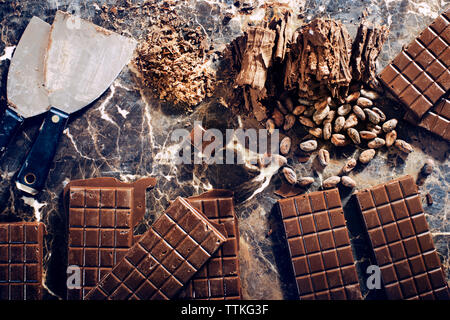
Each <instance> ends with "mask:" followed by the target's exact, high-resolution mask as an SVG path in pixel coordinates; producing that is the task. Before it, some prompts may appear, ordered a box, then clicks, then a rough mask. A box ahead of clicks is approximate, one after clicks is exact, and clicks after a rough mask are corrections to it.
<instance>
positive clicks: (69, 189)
mask: <svg viewBox="0 0 450 320" xmlns="http://www.w3.org/2000/svg"><path fill="white" fill-rule="evenodd" d="M155 183H156V180H155V179H154V178H143V179H140V180H138V181H136V182H133V183H125V182H120V181H118V180H117V179H114V178H94V179H87V180H74V181H71V182H70V183H69V184H68V185H67V186H66V188H65V198H66V201H67V202H68V204H67V205H68V210H66V211H67V212H68V216H69V218H68V221H69V243H68V266H77V267H79V268H80V269H81V289H68V290H67V298H68V299H71V300H73V299H75V300H79V299H83V297H85V296H86V294H87V293H88V292H89V291H90V290H91V289H92V288H94V287H95V286H96V285H97V283H98V282H99V281H100V279H101V278H102V277H103V276H104V275H106V274H107V273H108V272H110V271H111V270H112V267H113V266H114V265H115V264H116V263H117V262H118V261H120V259H122V257H123V256H124V255H125V254H126V253H127V251H128V249H129V248H131V246H132V245H133V243H134V237H133V228H134V227H135V226H136V225H137V224H138V223H139V221H141V220H142V218H143V217H144V213H145V190H146V189H147V188H149V187H153V186H154V185H155Z"/></svg>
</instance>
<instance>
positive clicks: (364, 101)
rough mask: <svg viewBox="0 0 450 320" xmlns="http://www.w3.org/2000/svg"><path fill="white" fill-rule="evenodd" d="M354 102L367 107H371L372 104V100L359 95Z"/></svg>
mask: <svg viewBox="0 0 450 320" xmlns="http://www.w3.org/2000/svg"><path fill="white" fill-rule="evenodd" d="M356 104H357V105H358V106H360V107H362V108H367V107H371V106H372V105H373V102H372V100H370V99H367V98H364V97H359V98H358V99H357V100H356Z"/></svg>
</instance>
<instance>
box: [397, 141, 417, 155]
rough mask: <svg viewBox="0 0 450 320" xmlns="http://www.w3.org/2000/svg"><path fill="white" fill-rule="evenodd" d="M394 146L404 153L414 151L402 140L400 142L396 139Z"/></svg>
mask: <svg viewBox="0 0 450 320" xmlns="http://www.w3.org/2000/svg"><path fill="white" fill-rule="evenodd" d="M395 146H396V147H397V148H399V149H400V150H401V151H403V152H405V153H411V152H413V150H414V149H413V147H412V145H410V144H409V143H408V142H406V141H404V140H400V139H397V140H396V141H395Z"/></svg>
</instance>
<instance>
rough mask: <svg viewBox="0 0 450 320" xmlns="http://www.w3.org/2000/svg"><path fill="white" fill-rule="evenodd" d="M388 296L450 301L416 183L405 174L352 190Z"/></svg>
mask: <svg viewBox="0 0 450 320" xmlns="http://www.w3.org/2000/svg"><path fill="white" fill-rule="evenodd" d="M356 198H357V201H358V204H359V208H360V210H361V212H362V215H363V218H364V223H365V225H366V228H367V232H368V234H369V238H370V241H371V243H372V248H373V250H374V253H375V258H376V262H377V265H378V266H379V267H380V269H381V277H382V280H383V284H384V289H385V291H386V295H387V297H388V299H445V300H448V299H449V297H450V296H449V291H448V287H447V282H446V281H445V278H444V273H443V270H442V267H441V263H440V260H439V257H438V254H437V251H436V249H435V248H434V245H433V239H432V236H431V233H430V231H429V228H428V223H427V220H426V218H425V214H424V212H423V208H422V202H421V200H420V197H419V194H418V191H417V185H416V184H415V183H414V179H413V178H412V177H411V176H405V177H402V178H399V179H396V180H392V181H389V182H387V183H384V184H380V185H377V186H375V187H372V188H370V189H365V190H362V191H360V192H358V193H357V194H356Z"/></svg>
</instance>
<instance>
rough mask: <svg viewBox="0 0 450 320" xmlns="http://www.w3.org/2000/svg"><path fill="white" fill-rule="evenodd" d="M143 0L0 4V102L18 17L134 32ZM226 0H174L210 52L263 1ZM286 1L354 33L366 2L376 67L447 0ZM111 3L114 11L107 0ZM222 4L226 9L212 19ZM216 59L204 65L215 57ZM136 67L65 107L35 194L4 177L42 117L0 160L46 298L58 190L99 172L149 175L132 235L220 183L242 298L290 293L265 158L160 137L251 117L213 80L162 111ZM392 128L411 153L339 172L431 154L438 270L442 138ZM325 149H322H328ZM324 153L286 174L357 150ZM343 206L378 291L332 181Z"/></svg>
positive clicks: (413, 163) (58, 222)
mask: <svg viewBox="0 0 450 320" xmlns="http://www.w3.org/2000/svg"><path fill="white" fill-rule="evenodd" d="M143 2H144V1H134V0H133V1H131V0H130V1H120V0H117V1H115V0H107V1H101V0H96V1H81V0H77V1H71V0H48V1H44V0H41V1H28V0H26V1H11V0H6V1H2V2H1V3H0V28H1V34H2V37H1V38H0V77H1V81H0V91H1V92H0V104H1V105H2V108H3V106H4V105H5V102H6V77H7V72H8V66H9V58H10V56H11V53H12V51H13V49H14V46H15V45H16V44H17V42H18V40H19V39H20V35H21V34H22V32H23V30H24V28H25V26H26V24H27V23H28V21H29V19H30V18H31V17H32V16H33V15H36V16H38V17H40V18H42V19H44V20H45V21H47V22H49V23H51V22H52V21H53V16H54V13H55V11H56V10H57V9H60V10H64V11H68V12H72V13H75V14H78V15H80V16H81V17H82V18H85V19H89V20H91V21H93V22H94V23H96V24H98V25H101V26H103V27H105V28H108V29H110V30H113V31H117V32H119V33H122V34H124V35H128V36H133V37H134V38H136V39H139V38H140V37H141V36H143V35H145V25H146V24H147V23H148V19H149V17H148V16H146V15H145V14H144V13H143V12H144V11H143V10H142V8H143V7H144V5H143ZM235 2H236V1H231V0H209V1H206V0H205V1H192V0H188V1H178V2H177V5H176V10H177V12H178V13H179V14H180V15H181V16H183V17H185V18H186V19H188V21H189V25H190V26H192V27H197V26H200V27H202V28H203V30H204V32H206V34H207V35H208V40H209V41H210V43H211V44H213V45H214V47H215V50H216V51H217V52H220V51H222V50H223V49H224V47H225V45H226V44H227V43H229V42H230V41H231V40H232V39H234V38H235V37H237V36H239V35H240V34H242V30H244V29H245V27H246V26H247V25H248V24H257V23H258V21H261V19H262V18H263V17H264V15H265V14H266V13H267V11H268V10H269V11H270V10H272V9H268V8H267V6H264V1H257V0H245V1H240V3H241V5H240V7H236V6H235V5H234V3H235ZM280 2H281V3H282V5H285V6H286V5H289V6H291V7H292V8H293V10H294V12H295V14H296V15H299V17H300V18H301V19H300V20H299V24H300V21H302V20H303V21H305V22H307V21H309V20H311V19H313V18H314V17H317V16H330V17H332V18H336V19H341V20H342V21H343V22H344V23H345V25H346V26H347V28H348V29H349V31H350V34H351V35H352V36H354V34H355V32H356V27H357V24H358V18H359V17H360V16H361V14H362V12H363V10H364V9H365V8H367V10H368V17H369V19H371V20H373V21H377V22H379V23H383V24H387V25H388V26H389V27H390V29H391V33H390V36H389V39H388V41H387V43H386V44H385V47H384V49H383V52H382V54H381V56H380V59H379V68H380V69H381V68H382V67H383V66H385V65H386V64H387V63H388V62H389V61H390V59H392V58H393V57H394V56H395V55H396V54H397V53H398V52H399V51H400V50H401V47H402V46H403V45H406V44H407V43H408V42H409V41H410V40H411V39H412V38H414V36H415V35H417V34H418V33H419V32H420V31H421V30H422V29H423V28H424V27H425V26H426V25H428V24H429V23H430V22H431V21H432V20H433V19H434V18H435V17H436V16H437V14H438V12H440V10H442V9H443V8H444V7H446V6H447V5H448V4H449V3H450V2H449V1H443V0H426V1H419V0H414V1H407V0H389V1H388V0H386V1H379V0H364V1H355V0H339V1H331V0H329V1H326V0H305V1H300V0H292V1H280ZM114 7H117V8H120V7H123V8H125V10H117V11H116V10H110V9H111V8H114ZM226 14H231V15H232V19H231V20H230V21H229V22H228V23H226V24H224V23H223V19H224V17H225V15H226ZM218 63H219V62H218V60H217V61H216V65H218ZM139 83H140V81H139V74H138V73H137V72H136V70H135V69H134V68H133V66H132V65H131V64H130V65H128V66H127V67H125V68H124V69H123V71H122V73H121V74H120V76H119V77H118V78H117V79H116V81H115V82H114V83H113V84H112V85H111V87H110V88H109V89H108V90H107V91H106V92H105V93H104V94H103V95H102V96H101V97H100V98H99V99H98V100H97V101H95V102H93V103H92V104H91V105H89V106H88V107H86V108H85V109H83V110H81V111H80V112H78V113H76V114H74V115H73V116H72V117H71V120H70V121H69V124H68V126H67V129H66V130H65V132H64V135H63V137H62V139H61V141H60V144H59V148H58V152H57V154H56V156H55V160H54V165H53V166H52V168H51V170H50V174H49V178H48V180H47V184H46V187H45V190H44V191H43V192H41V193H40V194H38V195H37V196H36V197H30V196H28V195H26V194H23V193H21V192H19V191H18V190H17V189H16V188H15V186H14V183H13V182H14V174H15V173H16V171H17V170H18V168H19V167H20V164H21V161H22V159H23V158H24V157H25V155H26V153H27V151H28V150H29V148H30V146H31V144H32V141H33V139H34V137H35V136H36V133H37V130H38V128H39V126H40V123H41V121H42V117H37V118H34V119H30V120H27V122H26V126H25V129H24V130H23V131H22V133H20V134H19V135H18V136H17V137H16V138H15V139H14V140H13V141H12V144H11V146H10V147H9V149H8V151H7V153H6V154H5V155H4V156H3V158H2V159H0V221H17V220H27V221H31V220H40V221H43V222H44V223H45V224H46V226H47V231H48V234H47V236H46V238H45V243H46V246H45V261H44V265H45V266H44V267H45V277H46V286H47V288H48V291H49V292H48V294H47V295H46V299H55V298H56V297H61V296H62V295H63V293H64V291H65V268H66V266H65V264H64V261H65V258H66V250H65V249H66V246H67V235H66V217H65V214H64V212H63V208H62V201H61V195H62V190H63V188H64V186H65V185H66V184H67V182H68V181H70V180H72V179H82V178H90V177H100V176H111V177H116V178H119V179H121V180H123V181H133V180H135V179H138V178H140V177H143V176H154V177H157V178H158V183H157V185H156V187H155V189H153V190H150V191H149V192H148V194H147V207H148V208H147V213H146V216H145V221H143V222H142V224H141V225H140V226H138V228H137V229H136V232H137V233H142V232H143V231H144V230H145V229H146V227H147V226H148V225H149V224H151V222H152V221H153V220H154V218H155V217H157V216H158V215H159V214H160V213H161V212H162V211H163V210H164V209H165V208H166V207H167V206H168V203H169V202H170V201H171V200H173V199H175V198H176V196H186V197H187V196H191V195H196V194H199V193H201V192H203V191H206V190H209V189H211V188H228V189H231V190H233V191H234V192H235V196H236V202H237V203H236V212H237V215H238V218H239V228H240V232H241V240H240V263H241V272H242V274H241V277H242V284H243V293H244V298H246V299H295V298H296V288H295V284H294V278H293V275H292V271H291V266H290V261H289V254H288V251H287V250H288V249H287V246H286V242H285V239H284V232H283V230H282V225H281V220H280V216H279V214H278V212H277V210H276V207H275V204H276V201H277V199H278V197H277V196H276V195H275V194H274V191H275V190H276V189H277V188H278V187H279V186H280V185H281V181H282V179H281V177H280V176H279V174H278V173H277V168H269V169H266V170H263V171H254V170H250V169H249V168H248V167H246V166H244V165H206V164H201V165H194V164H193V165H174V164H173V162H172V161H170V160H171V157H172V156H173V154H174V153H175V152H178V150H179V149H180V147H181V144H180V143H174V142H172V141H171V140H170V138H169V137H170V133H171V132H172V131H173V130H175V129H178V128H187V129H190V128H192V125H193V122H194V121H195V120H199V121H202V122H203V125H204V126H205V127H207V128H219V129H224V128H237V127H243V128H247V127H250V126H254V125H255V122H254V121H253V120H252V119H248V118H246V116H245V115H242V116H239V117H238V116H237V115H234V114H232V113H231V112H230V110H229V109H227V108H226V107H224V106H223V104H221V103H219V102H220V97H221V96H223V95H224V94H226V92H227V90H229V88H222V89H221V90H218V91H217V93H216V94H215V95H214V96H213V97H212V98H209V99H206V100H205V101H204V102H202V103H201V104H200V105H199V106H197V108H196V109H195V111H194V112H191V113H187V112H183V111H180V110H179V109H174V108H172V106H171V105H170V104H169V103H165V102H161V101H158V100H155V99H153V98H152V97H151V95H150V94H149V88H143V87H141V86H140V84H139ZM380 107H382V108H383V109H384V110H385V111H386V113H387V114H388V116H396V115H397V116H399V115H400V114H401V108H400V106H398V105H397V104H396V103H394V102H393V101H391V100H389V99H383V100H382V101H381V102H380ZM398 132H399V136H400V137H402V138H403V139H404V140H406V141H408V142H410V143H411V144H412V145H413V146H414V148H415V151H414V152H413V153H412V154H410V155H409V156H405V155H403V154H400V153H398V152H397V151H394V150H390V151H386V150H384V151H380V152H378V153H377V155H376V158H375V159H374V160H373V161H372V162H371V163H370V164H369V165H367V166H365V167H357V168H356V170H355V171H354V172H353V173H352V174H351V176H352V177H353V178H354V179H355V180H356V181H357V189H361V188H365V187H369V186H371V185H374V184H377V183H380V182H385V181H387V180H389V179H391V178H392V177H398V176H401V175H404V174H411V175H413V176H414V177H416V176H417V174H418V172H419V170H420V168H421V166H422V165H423V163H424V162H425V160H426V159H427V158H432V159H434V160H435V162H436V168H435V170H434V172H433V173H432V175H431V176H430V177H429V178H428V179H427V180H426V181H425V183H424V185H423V186H421V187H420V192H421V194H422V195H423V196H424V195H425V194H426V193H428V192H429V193H430V194H431V196H432V198H433V200H434V203H433V205H432V206H427V204H426V202H425V201H424V209H425V211H426V213H427V220H428V223H429V225H430V228H431V230H432V233H433V239H434V241H435V245H436V247H437V249H438V252H439V255H440V257H441V259H442V262H443V265H444V267H445V269H446V271H447V274H448V271H449V263H450V260H449V256H450V252H449V249H450V224H449V200H448V190H449V185H450V173H449V165H450V162H449V160H448V155H449V144H448V143H447V142H445V141H443V140H441V139H439V138H437V137H434V136H433V135H432V134H431V133H428V132H426V131H424V130H421V129H418V128H415V127H412V126H410V125H409V124H407V123H404V122H401V123H400V125H399V130H398ZM330 149H331V148H330ZM331 150H332V152H331V156H332V163H331V164H330V165H329V166H328V167H327V168H326V169H325V170H323V171H321V170H318V168H317V167H316V166H315V161H314V159H315V155H313V156H312V157H311V158H310V160H309V161H308V162H306V163H299V162H298V161H297V160H296V159H294V158H292V157H291V158H289V159H288V161H289V164H290V165H291V166H292V167H294V168H295V170H296V172H297V174H299V175H304V176H314V177H315V179H316V181H315V182H314V184H313V185H312V186H311V188H310V189H309V190H311V191H313V190H317V189H318V188H319V186H320V184H321V181H322V180H323V178H326V177H328V176H330V175H333V174H335V173H337V172H338V171H339V169H340V168H341V167H342V165H343V163H344V161H345V159H346V158H348V157H350V156H352V154H353V153H355V152H356V151H357V150H356V149H355V148H354V147H346V148H344V149H342V150H339V151H335V149H331ZM340 192H341V195H342V197H343V203H344V206H345V215H346V218H347V220H348V226H349V231H350V234H351V240H352V243H353V248H354V254H355V258H356V260H357V267H358V271H359V275H360V280H361V285H362V288H363V293H364V295H365V296H366V298H367V299H373V298H383V295H382V293H380V292H376V291H375V292H374V291H371V292H369V291H368V290H367V289H366V288H365V277H366V275H365V270H366V267H367V266H368V265H369V264H371V263H370V259H371V258H373V257H371V256H370V250H369V248H368V242H367V238H366V236H365V234H364V232H363V230H362V229H361V221H360V216H359V214H358V212H357V210H356V209H355V203H354V198H353V197H351V191H348V190H344V189H342V190H340Z"/></svg>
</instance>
